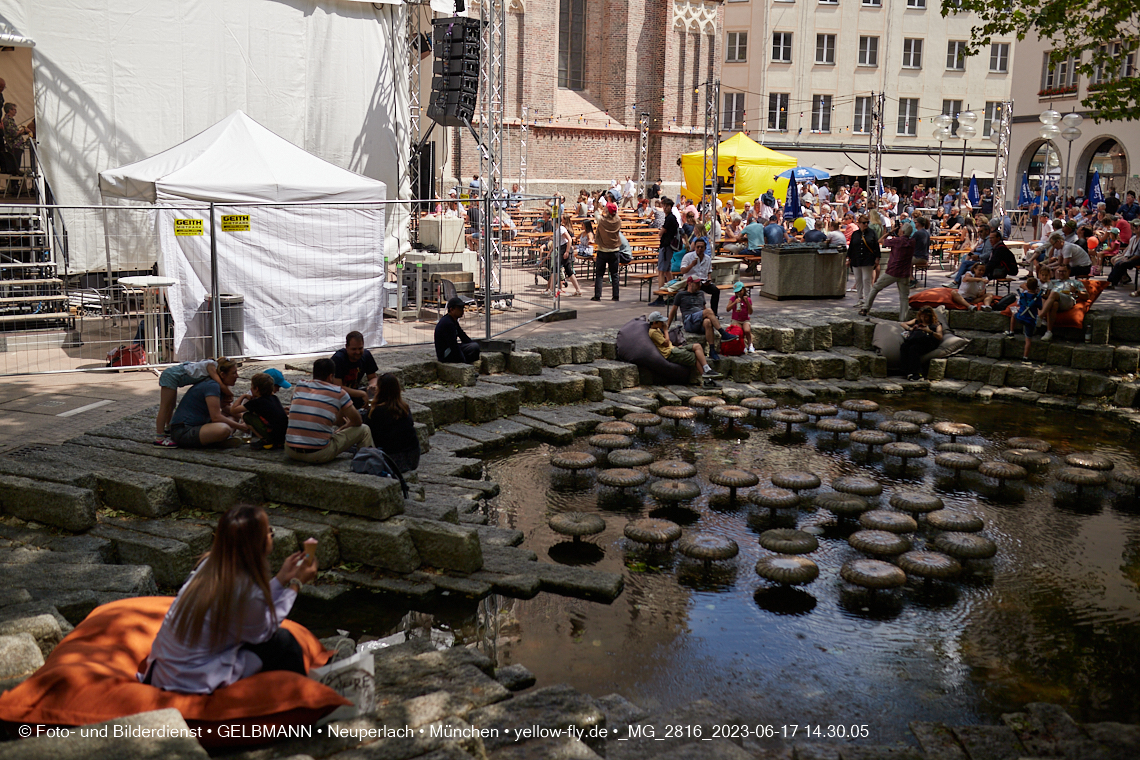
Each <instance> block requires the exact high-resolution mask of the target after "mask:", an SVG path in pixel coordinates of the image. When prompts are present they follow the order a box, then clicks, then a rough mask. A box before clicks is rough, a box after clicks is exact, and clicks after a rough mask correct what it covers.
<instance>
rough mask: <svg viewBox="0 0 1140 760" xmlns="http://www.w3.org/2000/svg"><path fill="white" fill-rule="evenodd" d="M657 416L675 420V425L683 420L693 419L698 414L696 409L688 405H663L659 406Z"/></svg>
mask: <svg viewBox="0 0 1140 760" xmlns="http://www.w3.org/2000/svg"><path fill="white" fill-rule="evenodd" d="M657 416H658V417H664V418H665V419H667V420H673V425H674V426H676V425H678V424H680V422H681V420H691V419H694V418H695V417H696V416H697V410H696V409H690V408H689V407H687V406H661V407H658V408H657Z"/></svg>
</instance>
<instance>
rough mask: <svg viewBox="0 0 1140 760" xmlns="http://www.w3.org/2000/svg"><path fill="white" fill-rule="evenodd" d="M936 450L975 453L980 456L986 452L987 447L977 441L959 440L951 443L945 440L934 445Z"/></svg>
mask: <svg viewBox="0 0 1140 760" xmlns="http://www.w3.org/2000/svg"><path fill="white" fill-rule="evenodd" d="M934 450H935V451H943V452H947V453H953V454H973V455H974V456H978V455H979V454H982V453H984V452H985V448H983V447H982V446H979V445H978V444H976V443H958V442H957V441H955V442H953V443H951V442H950V441H943V442H942V443H940V444H938V445H937V446H935V447H934Z"/></svg>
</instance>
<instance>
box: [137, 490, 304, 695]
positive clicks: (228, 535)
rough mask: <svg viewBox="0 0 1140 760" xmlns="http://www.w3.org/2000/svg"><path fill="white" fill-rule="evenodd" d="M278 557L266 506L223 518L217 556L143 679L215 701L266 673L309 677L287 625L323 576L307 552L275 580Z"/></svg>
mask: <svg viewBox="0 0 1140 760" xmlns="http://www.w3.org/2000/svg"><path fill="white" fill-rule="evenodd" d="M272 551H273V533H272V532H271V531H270V528H269V518H268V517H266V515H265V510H263V509H262V508H261V507H255V506H251V505H248V504H245V505H239V506H236V507H233V508H232V509H230V510H229V511H227V512H226V513H225V514H224V515H222V518H221V519H220V520H218V527H217V530H216V531H215V532H214V543H213V545H212V546H211V547H210V551H209V552H208V553H207V554H206V555H205V556H204V557H203V559H202V561H201V562H200V563H199V564H198V567H196V568H195V569H194V572H192V573H191V574H190V578H189V579H187V581H186V583H185V584H183V586H182V589H181V590H180V591H179V592H178V598H177V599H175V600H174V604H172V605H170V611H169V612H167V613H166V619H165V620H163V621H162V627H161V628H160V629H159V631H158V636H157V637H155V640H154V644H153V645H152V646H151V650H150V655H149V656H148V657H147V659H146V669H145V671H144V672H143V673H140V674H139V677H140V680H142V681H143V683H148V684H151V685H153V686H157V687H158V688H160V689H165V690H167V691H178V692H184V693H188V694H210V693H212V692H213V691H214V690H215V689H218V688H220V687H222V686H229V685H230V684H232V683H234V682H235V681H239V680H241V679H242V678H248V677H249V676H252V675H254V674H256V673H260V672H262V671H266V670H288V671H292V672H294V673H300V674H301V675H306V671H305V660H304V656H303V653H302V651H301V646H300V644H298V643H297V640H296V639H294V638H293V635H292V634H291V633H289V632H288V631H286V630H285V629H284V628H281V627H280V625H281V621H282V620H284V619H285V617H286V616H288V614H289V611H290V610H291V609H293V603H294V602H295V601H296V600H297V593H298V592H299V591H300V590H301V585H302V584H304V583H311V582H312V580H313V579H314V578H316V577H317V566H316V562H315V561H312V560H309V559H307V558H306V554H305V552H303V551H300V552H297V553H296V554H292V555H290V556H289V557H286V559H285V562H284V564H283V565H282V567H281V570H280V571H279V572H278V573H277V575H276V576H273V575H271V571H270V569H269V554H270V552H272Z"/></svg>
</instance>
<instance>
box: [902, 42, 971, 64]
mask: <svg viewBox="0 0 1140 760" xmlns="http://www.w3.org/2000/svg"><path fill="white" fill-rule="evenodd" d="M903 65H904V66H905V65H906V64H903ZM946 70H947V71H965V70H966V43H965V41H963V40H950V41H949V42H947V43H946Z"/></svg>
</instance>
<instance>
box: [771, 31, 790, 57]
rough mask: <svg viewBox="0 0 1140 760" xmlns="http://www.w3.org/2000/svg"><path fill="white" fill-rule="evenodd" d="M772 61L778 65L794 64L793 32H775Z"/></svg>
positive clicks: (773, 35)
mask: <svg viewBox="0 0 1140 760" xmlns="http://www.w3.org/2000/svg"><path fill="white" fill-rule="evenodd" d="M772 60H773V61H775V62H776V63H791V62H792V33H791V32H775V33H773V34H772Z"/></svg>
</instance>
